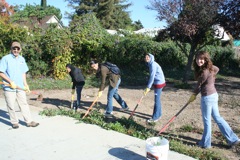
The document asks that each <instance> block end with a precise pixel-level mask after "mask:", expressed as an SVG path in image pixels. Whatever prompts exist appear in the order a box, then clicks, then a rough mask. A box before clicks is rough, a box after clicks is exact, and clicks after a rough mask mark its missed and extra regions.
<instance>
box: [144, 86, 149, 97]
mask: <svg viewBox="0 0 240 160" xmlns="http://www.w3.org/2000/svg"><path fill="white" fill-rule="evenodd" d="M149 91H150V88H146V89H145V90H144V92H143V94H144V96H146V95H147V94H148V92H149Z"/></svg>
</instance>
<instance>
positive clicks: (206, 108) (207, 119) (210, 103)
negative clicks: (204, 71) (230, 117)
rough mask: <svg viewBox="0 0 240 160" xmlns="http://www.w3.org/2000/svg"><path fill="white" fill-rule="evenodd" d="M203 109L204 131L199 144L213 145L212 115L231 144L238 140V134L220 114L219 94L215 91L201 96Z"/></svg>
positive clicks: (206, 146)
mask: <svg viewBox="0 0 240 160" xmlns="http://www.w3.org/2000/svg"><path fill="white" fill-rule="evenodd" d="M201 111H202V119H203V124H204V131H203V135H202V139H201V141H200V142H199V145H200V146H201V147H203V148H210V147H211V134H212V133H211V132H212V127H211V125H212V124H211V116H212V117H213V119H214V121H215V122H216V123H217V125H218V127H219V129H220V131H221V133H222V134H223V136H224V137H225V138H226V139H227V142H228V144H229V145H231V144H233V143H234V142H236V141H237V140H238V137H237V135H236V134H235V133H234V132H233V131H232V129H231V127H230V126H229V125H228V123H227V122H226V121H225V120H224V119H223V118H222V117H221V116H220V114H219V110H218V94H217V93H214V94H211V95H208V96H202V97H201Z"/></svg>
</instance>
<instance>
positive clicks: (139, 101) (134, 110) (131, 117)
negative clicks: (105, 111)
mask: <svg viewBox="0 0 240 160" xmlns="http://www.w3.org/2000/svg"><path fill="white" fill-rule="evenodd" d="M143 97H144V96H142V97H141V99H139V101H138V103H137V105H136V106H135V108H134V109H133V111H132V113H131V115H130V116H129V118H128V119H131V118H132V117H133V115H134V113H135V111H136V109H137V107H138V106H139V104H140V103H141V101H142V99H143Z"/></svg>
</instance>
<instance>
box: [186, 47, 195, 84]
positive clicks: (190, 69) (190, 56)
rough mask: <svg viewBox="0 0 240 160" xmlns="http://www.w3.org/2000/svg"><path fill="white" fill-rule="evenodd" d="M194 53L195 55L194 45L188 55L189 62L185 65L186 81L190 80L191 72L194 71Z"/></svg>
mask: <svg viewBox="0 0 240 160" xmlns="http://www.w3.org/2000/svg"><path fill="white" fill-rule="evenodd" d="M194 55H195V47H193V46H192V47H191V49H190V52H189V55H188V63H187V65H186V67H185V74H184V76H183V82H184V83H186V82H187V81H188V80H189V78H190V74H191V73H192V62H193V57H194Z"/></svg>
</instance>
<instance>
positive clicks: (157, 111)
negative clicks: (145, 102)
mask: <svg viewBox="0 0 240 160" xmlns="http://www.w3.org/2000/svg"><path fill="white" fill-rule="evenodd" d="M161 94H162V88H154V109H153V115H152V119H153V120H157V119H159V118H160V117H161V116H162V105H161Z"/></svg>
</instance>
